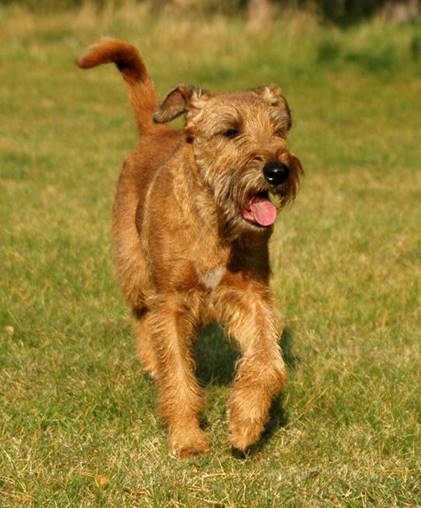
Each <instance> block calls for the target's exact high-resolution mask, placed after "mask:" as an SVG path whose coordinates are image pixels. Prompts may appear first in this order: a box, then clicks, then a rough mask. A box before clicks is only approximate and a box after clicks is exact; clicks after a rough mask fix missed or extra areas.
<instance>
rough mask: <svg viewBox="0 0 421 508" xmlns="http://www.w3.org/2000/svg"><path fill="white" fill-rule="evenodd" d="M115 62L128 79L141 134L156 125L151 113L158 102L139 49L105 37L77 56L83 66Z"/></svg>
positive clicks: (86, 67)
mask: <svg viewBox="0 0 421 508" xmlns="http://www.w3.org/2000/svg"><path fill="white" fill-rule="evenodd" d="M111 62H114V63H115V64H116V66H117V68H118V70H119V71H120V72H121V74H122V76H123V79H124V80H125V82H126V84H127V88H128V92H129V98H130V102H131V105H132V108H133V111H134V114H135V117H136V121H137V125H138V128H139V132H140V133H141V134H142V133H144V132H147V131H149V130H151V128H153V126H154V123H153V120H152V114H153V112H154V110H155V108H156V106H157V104H158V99H157V96H156V94H155V88H154V85H153V82H152V80H151V78H150V77H149V74H148V71H147V70H146V66H145V63H144V61H143V58H142V57H141V55H140V53H139V51H138V50H137V49H136V48H135V47H134V46H132V45H131V44H129V43H127V42H124V41H120V40H118V39H113V38H111V37H104V38H103V39H101V40H100V41H99V42H97V43H96V44H93V45H92V46H90V47H89V48H88V49H87V50H86V51H84V52H83V53H82V54H81V55H80V56H79V57H78V58H77V60H76V63H77V65H78V66H79V67H81V68H82V69H90V68H91V67H96V66H97V65H101V64H104V63H111Z"/></svg>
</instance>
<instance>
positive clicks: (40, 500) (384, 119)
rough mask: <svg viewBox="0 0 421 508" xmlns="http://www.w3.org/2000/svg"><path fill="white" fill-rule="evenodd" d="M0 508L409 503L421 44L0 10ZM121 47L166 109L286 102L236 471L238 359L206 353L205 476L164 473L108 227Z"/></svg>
mask: <svg viewBox="0 0 421 508" xmlns="http://www.w3.org/2000/svg"><path fill="white" fill-rule="evenodd" d="M0 33H1V36H0V40H1V45H0V224H1V230H0V242H1V248H0V266H1V278H0V506H1V507H12V506H13V507H15V506H16V507H17V506H37V507H50V506H51V507H54V506H56V507H60V508H62V507H66V506H72V507H73V506H78V507H79V506H80V507H88V506H113V507H123V506H127V507H132V506H139V507H143V506H154V507H167V506H173V507H176V506H180V507H181V506H197V507H204V506H219V507H222V506H225V507H231V506H235V507H249V506H250V507H259V508H260V507H269V506H273V507H289V506H290V507H298V506H311V507H313V506H320V507H325V506H349V507H359V506H376V507H377V506H380V507H392V506H407V507H414V506H419V505H421V491H420V487H419V481H420V477H419V471H420V468H419V466H420V463H419V457H420V456H421V453H420V452H421V449H420V422H419V415H420V395H419V381H420V379H419V378H420V340H419V339H420V334H419V330H420V327H419V319H418V315H417V313H418V312H419V280H420V279H419V276H420V250H421V246H420V235H419V232H420V229H421V228H420V226H421V223H420V222H421V221H420V207H419V203H420V197H421V192H420V188H421V187H420V184H421V178H420V172H419V164H420V160H421V144H420V140H419V119H420V117H421V80H420V78H421V71H420V69H421V67H420V51H419V48H420V40H421V27H420V25H412V26H403V27H392V26H388V25H383V24H381V23H380V22H378V21H373V22H371V23H369V24H364V25H361V26H357V27H354V28H353V29H352V30H349V31H338V30H336V29H334V28H327V27H325V28H322V27H320V26H318V24H317V23H316V22H315V20H314V18H312V17H311V16H309V15H307V14H303V13H301V14H299V13H296V14H295V15H293V16H285V17H284V18H282V19H280V20H279V21H277V23H276V24H275V26H274V29H273V31H271V32H269V33H264V34H262V35H259V36H251V35H249V34H247V33H246V31H245V29H244V27H243V25H242V23H241V21H240V20H235V19H230V20H229V21H227V20H225V19H223V18H219V17H216V18H214V19H208V20H205V21H203V20H200V19H199V20H183V19H177V18H175V19H174V18H173V19H172V20H170V19H169V18H164V19H162V20H160V21H156V20H151V19H150V18H148V17H147V15H146V14H145V11H144V9H143V7H136V8H135V7H133V6H132V7H126V8H123V9H121V10H120V11H118V12H115V13H113V12H112V11H111V10H105V11H103V12H102V13H101V14H99V15H97V16H94V13H93V12H92V10H91V9H89V7H85V8H84V9H83V10H81V11H79V12H78V13H73V14H71V13H68V14H56V15H55V16H54V17H52V18H49V17H48V16H45V15H42V16H41V15H40V16H37V15H32V14H28V13H26V12H25V11H21V10H17V9H15V8H13V7H9V8H6V7H2V8H1V9H0ZM102 34H109V35H114V36H117V37H121V38H124V39H128V40H130V41H132V42H134V43H135V44H136V45H137V46H138V47H139V48H140V49H141V50H142V52H143V54H144V55H145V58H146V60H147V63H148V66H149V68H150V70H151V73H152V74H153V76H154V78H155V80H156V82H157V86H158V89H159V91H160V93H163V92H165V91H166V90H167V89H169V88H170V87H171V86H172V85H174V84H176V83H178V82H180V81H186V82H192V83H197V84H200V85H202V86H205V87H207V88H209V89H210V90H215V91H217V90H218V91H220V90H227V89H235V88H244V87H252V86H254V85H258V84H262V83H265V82H270V81H275V82H278V83H279V84H281V86H282V87H283V88H284V91H285V93H286V95H287V97H288V98H289V101H290V103H291V106H292V109H293V114H294V119H295V125H294V129H293V132H292V134H291V143H292V145H293V147H294V150H295V151H296V152H297V153H298V154H299V155H300V157H301V158H302V160H303V163H304V166H305V169H306V178H305V182H304V185H303V187H302V190H301V193H300V194H299V197H298V199H297V201H296V203H295V205H294V206H293V207H292V208H291V209H290V210H288V211H286V212H285V213H284V214H283V216H282V217H281V219H280V221H279V223H278V226H277V230H276V234H275V236H274V238H273V242H272V264H273V270H274V277H273V285H274V288H275V291H276V293H277V295H278V297H279V306H280V308H281V310H282V312H283V314H284V317H285V323H286V331H285V333H284V341H283V344H284V354H285V357H286V359H287V361H288V365H289V372H290V382H289V385H288V387H287V389H286V390H285V391H284V393H283V395H282V397H281V398H280V399H279V400H278V401H276V403H275V404H274V408H273V411H272V413H273V418H272V422H271V424H270V426H269V429H268V433H267V435H266V436H265V439H264V440H263V443H262V446H261V449H260V451H259V452H258V453H256V454H254V455H252V456H250V457H248V458H247V459H245V460H239V459H237V458H235V457H233V456H232V455H231V453H230V448H229V444H228V434H227V422H226V409H225V402H226V399H227V396H228V393H229V379H230V376H231V375H232V365H233V354H232V352H231V351H230V350H229V349H228V347H227V346H226V345H225V344H224V342H223V341H221V338H220V337H219V335H218V334H217V333H216V332H215V331H214V330H208V331H207V333H205V334H204V336H203V337H202V342H201V346H200V348H199V371H200V375H201V379H202V380H203V382H204V383H205V384H206V396H207V400H208V409H207V411H206V419H207V422H208V423H207V433H208V435H209V438H210V441H211V444H212V450H211V453H210V454H209V455H207V456H205V457H201V458H197V459H194V460H188V461H178V460H175V459H173V458H171V457H170V456H169V450H168V446H167V441H166V434H165V430H164V428H163V426H162V424H161V423H160V420H159V417H158V415H157V412H156V409H155V395H156V394H155V389H154V387H153V385H152V383H151V382H150V381H149V380H148V378H147V377H145V376H144V375H143V374H142V373H141V371H140V368H139V366H138V363H137V361H136V358H135V354H134V347H133V338H132V334H131V327H130V321H129V318H128V316H127V311H126V308H125V305H124V303H123V301H122V298H121V297H120V294H119V291H118V288H117V286H116V283H115V281H114V278H113V269H112V264H111V256H110V208H111V204H112V199H113V192H114V188H115V182H116V178H117V175H118V172H119V168H120V166H121V163H122V160H123V158H124V156H125V155H126V154H127V153H128V151H130V149H131V148H132V146H133V144H134V142H135V140H136V132H135V128H134V122H133V120H132V116H131V112H130V109H129V106H128V103H127V99H126V92H125V90H124V87H123V84H122V83H121V79H120V77H119V76H118V73H117V72H116V71H115V70H114V69H112V68H111V67H106V66H105V67H104V68H99V69H96V70H92V71H90V72H82V71H80V70H78V69H77V68H76V67H75V66H74V65H73V63H72V61H73V59H74V57H75V56H76V55H77V53H78V52H79V51H80V50H81V49H83V48H84V47H85V46H86V45H87V44H88V43H90V42H92V41H93V40H95V39H97V38H98V37H99V36H100V35H102Z"/></svg>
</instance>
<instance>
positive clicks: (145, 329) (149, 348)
mask: <svg viewBox="0 0 421 508" xmlns="http://www.w3.org/2000/svg"><path fill="white" fill-rule="evenodd" d="M133 315H134V317H135V331H136V352H137V356H138V358H139V361H140V363H141V365H142V367H143V369H144V370H145V371H146V372H147V373H148V374H149V375H150V376H151V377H152V378H155V377H156V375H157V370H158V366H157V359H156V353H155V351H154V348H153V344H152V337H151V331H150V324H149V321H150V313H149V311H148V309H147V308H146V307H142V308H139V309H134V310H133Z"/></svg>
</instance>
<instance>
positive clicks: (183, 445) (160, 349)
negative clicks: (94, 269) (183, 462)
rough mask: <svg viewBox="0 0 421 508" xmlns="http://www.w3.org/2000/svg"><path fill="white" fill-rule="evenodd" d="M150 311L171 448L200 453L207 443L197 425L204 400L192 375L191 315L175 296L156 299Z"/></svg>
mask: <svg viewBox="0 0 421 508" xmlns="http://www.w3.org/2000/svg"><path fill="white" fill-rule="evenodd" d="M150 312H151V317H150V324H151V335H152V340H153V347H154V349H155V352H156V359H157V372H156V382H157V385H158V392H159V403H160V409H161V412H162V415H163V417H164V419H165V422H166V423H167V425H168V429H169V433H170V443H171V448H172V451H173V453H175V454H176V455H178V456H180V457H187V456H189V455H196V454H199V453H204V452H206V451H207V450H208V446H207V441H206V437H205V434H204V432H203V431H202V430H201V429H200V425H199V422H200V413H201V411H202V410H203V408H204V399H203V397H202V394H201V391H200V388H199V385H198V382H197V379H196V375H195V362H194V356H193V354H194V351H193V345H194V339H195V332H196V329H195V328H196V327H195V324H194V317H193V316H192V314H191V311H190V310H189V309H188V308H187V307H186V304H185V302H184V301H183V299H182V298H181V297H177V296H168V297H165V298H160V301H159V302H155V304H154V305H153V307H152V308H151V311H150Z"/></svg>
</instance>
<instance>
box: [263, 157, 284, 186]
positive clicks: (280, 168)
mask: <svg viewBox="0 0 421 508" xmlns="http://www.w3.org/2000/svg"><path fill="white" fill-rule="evenodd" d="M263 174H264V175H265V178H266V180H267V181H268V182H269V183H270V184H271V185H280V184H281V183H285V182H286V181H287V180H288V176H289V167H288V166H287V165H286V164H282V163H281V162H269V164H266V166H265V167H264V168H263Z"/></svg>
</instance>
